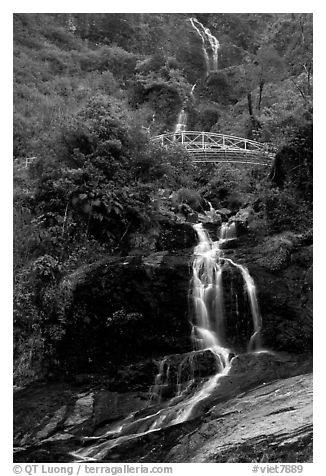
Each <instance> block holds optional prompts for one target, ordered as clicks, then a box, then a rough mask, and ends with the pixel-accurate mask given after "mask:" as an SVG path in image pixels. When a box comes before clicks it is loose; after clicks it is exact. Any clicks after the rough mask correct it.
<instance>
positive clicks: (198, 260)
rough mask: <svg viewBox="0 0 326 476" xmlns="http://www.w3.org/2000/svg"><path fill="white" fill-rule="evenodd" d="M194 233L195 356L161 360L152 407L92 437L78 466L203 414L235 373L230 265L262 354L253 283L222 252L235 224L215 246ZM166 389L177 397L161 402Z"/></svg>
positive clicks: (254, 344)
mask: <svg viewBox="0 0 326 476" xmlns="http://www.w3.org/2000/svg"><path fill="white" fill-rule="evenodd" d="M211 208H212V207H211ZM193 227H194V229H195V231H196V233H197V236H198V244H197V246H196V247H195V249H194V256H193V261H192V278H191V281H190V289H189V298H190V301H191V303H192V312H191V313H190V315H189V322H190V325H191V339H192V342H193V347H194V350H193V352H190V353H188V354H185V356H184V357H183V356H180V355H179V356H178V355H177V357H179V361H178V362H179V363H178V366H177V368H176V367H174V369H172V364H171V363H172V362H173V357H174V356H167V357H165V358H164V359H162V360H161V362H160V365H159V369H158V373H157V375H156V378H155V382H154V385H153V386H152V387H151V391H150V400H149V407H147V409H145V410H143V411H140V412H138V413H135V414H130V415H129V416H128V417H126V418H125V419H124V420H123V421H122V422H117V424H116V426H115V427H113V428H111V429H110V430H109V431H108V432H106V433H105V434H104V435H101V436H99V437H97V436H94V437H90V443H91V445H90V446H86V447H85V448H82V449H80V450H77V451H76V452H74V453H71V454H72V456H74V457H75V458H76V459H78V460H79V461H83V462H85V461H88V460H90V461H94V460H95V461H96V460H101V459H103V457H104V456H105V455H106V454H107V452H108V451H109V450H110V449H111V448H114V447H116V446H118V445H119V444H121V443H123V442H125V441H128V440H131V439H133V438H136V437H138V436H141V435H145V434H147V433H149V432H152V431H156V430H159V429H161V428H166V427H169V426H171V425H175V424H178V423H182V422H184V421H187V420H189V419H190V418H193V417H195V416H196V415H197V414H198V413H199V411H200V407H199V404H200V402H203V401H205V400H206V399H207V398H209V397H210V396H212V395H213V394H214V392H215V391H216V389H217V388H218V384H219V380H220V379H221V378H222V377H223V376H226V375H227V374H228V372H229V370H230V368H231V357H232V356H234V355H235V354H234V351H233V349H232V348H228V347H226V346H225V344H224V343H223V342H224V340H225V339H224V337H225V336H224V327H225V326H224V319H225V318H226V317H227V316H224V313H223V286H222V280H223V268H224V266H225V264H226V263H227V264H228V265H231V266H232V267H234V268H236V269H238V270H239V271H240V273H241V276H242V279H243V282H244V292H245V293H246V295H247V296H248V301H249V306H250V310H251V315H252V319H253V328H254V332H253V334H252V336H251V337H250V339H249V343H248V349H249V350H258V349H259V345H260V343H259V331H260V329H261V325H262V322H261V317H260V314H259V309H258V302H257V293H256V287H255V284H254V281H253V279H252V277H251V276H250V274H249V271H248V270H247V268H246V267H244V266H242V265H240V264H238V263H235V262H234V261H233V260H231V259H230V258H226V257H224V255H223V250H222V249H221V248H220V245H221V244H223V242H225V241H227V240H230V239H234V237H235V236H234V235H235V227H233V224H232V223H231V224H230V225H227V224H224V225H223V226H222V227H221V229H220V237H219V239H218V240H217V241H212V240H211V238H210V236H209V233H208V232H207V231H206V230H205V229H204V227H203V224H202V223H198V224H196V225H193ZM235 299H236V315H237V318H241V316H240V315H239V309H238V296H237V294H236V295H235ZM200 353H201V354H203V353H208V354H209V355H210V356H211V357H212V359H213V360H214V362H215V364H216V365H215V366H214V369H216V371H215V373H214V374H213V375H212V376H210V377H206V378H205V379H203V378H201V376H200V375H198V372H197V376H196V357H197V356H198V355H200ZM180 357H181V358H180ZM205 362H206V361H205ZM173 379H174V381H173V382H172V380H173ZM171 382H172V383H171ZM166 388H167V389H168V395H171V389H172V390H173V389H174V390H173V391H174V393H173V395H174V396H172V398H170V399H169V400H165V401H163V398H164V395H163V392H164V390H165V389H166Z"/></svg>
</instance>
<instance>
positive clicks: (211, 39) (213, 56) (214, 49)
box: [189, 18, 220, 74]
mask: <svg viewBox="0 0 326 476" xmlns="http://www.w3.org/2000/svg"><path fill="white" fill-rule="evenodd" d="M189 21H190V23H191V26H192V27H193V28H194V30H195V31H196V32H197V34H198V35H199V37H200V39H201V42H202V50H203V54H204V59H205V63H206V71H207V74H209V73H210V72H216V71H217V70H218V50H219V48H220V43H219V41H218V39H217V38H216V37H215V36H214V35H212V33H211V31H210V29H209V28H205V27H204V25H203V24H202V23H200V22H199V21H198V20H197V18H189ZM208 52H210V55H209V54H208Z"/></svg>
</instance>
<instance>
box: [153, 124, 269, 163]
mask: <svg viewBox="0 0 326 476" xmlns="http://www.w3.org/2000/svg"><path fill="white" fill-rule="evenodd" d="M151 140H152V141H153V142H157V143H159V144H161V145H162V146H163V147H169V146H171V145H173V144H182V145H183V146H184V147H185V148H186V150H187V152H188V153H189V154H190V156H191V159H192V161H193V162H212V163H238V164H251V165H264V166H269V167H271V166H272V164H273V159H274V156H275V151H274V150H272V149H271V148H270V147H268V146H267V145H266V144H264V143H262V142H256V141H253V140H249V139H244V138H242V137H235V136H229V135H226V134H217V133H215V132H198V131H182V132H175V133H174V132H171V133H168V134H161V135H159V136H155V137H153V138H152V139H151Z"/></svg>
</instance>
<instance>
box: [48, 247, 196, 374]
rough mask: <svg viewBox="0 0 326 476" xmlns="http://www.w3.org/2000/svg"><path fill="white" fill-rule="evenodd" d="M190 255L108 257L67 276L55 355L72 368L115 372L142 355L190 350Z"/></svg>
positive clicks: (165, 253)
mask: <svg viewBox="0 0 326 476" xmlns="http://www.w3.org/2000/svg"><path fill="white" fill-rule="evenodd" d="M190 257H191V252H189V253H186V252H185V253H184V254H183V255H179V254H168V253H167V252H166V251H162V252H156V253H150V254H147V255H144V256H126V257H123V258H114V259H113V258H108V259H107V260H102V261H100V262H99V263H97V264H93V265H92V266H89V267H84V268H83V269H82V270H78V271H76V272H75V273H73V274H72V275H69V276H67V277H66V278H65V279H64V281H63V282H62V285H61V292H62V294H63V295H65V296H67V297H66V301H67V304H66V311H65V316H64V320H65V328H66V331H65V336H64V338H63V339H62V341H61V343H60V345H59V347H58V350H57V354H58V355H57V358H58V360H59V361H60V362H61V363H63V364H64V367H65V368H66V369H67V370H68V371H73V372H75V373H84V372H109V373H116V372H117V370H118V368H119V367H121V366H122V365H125V364H128V363H135V362H137V361H140V360H143V359H144V358H148V357H155V356H162V355H166V354H169V353H171V354H172V353H176V352H185V351H189V350H191V342H190V325H189V323H188V288H189V281H190V276H191V269H190V267H189V260H190Z"/></svg>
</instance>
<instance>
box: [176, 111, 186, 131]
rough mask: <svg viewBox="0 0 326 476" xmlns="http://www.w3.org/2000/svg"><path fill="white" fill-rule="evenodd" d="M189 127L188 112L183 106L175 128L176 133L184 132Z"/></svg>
mask: <svg viewBox="0 0 326 476" xmlns="http://www.w3.org/2000/svg"><path fill="white" fill-rule="evenodd" d="M186 129H187V113H186V112H185V110H184V109H183V108H182V109H181V111H180V112H179V115H178V119H177V123H176V126H175V129H174V133H175V134H176V133H177V132H183V131H185V130H186Z"/></svg>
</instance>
